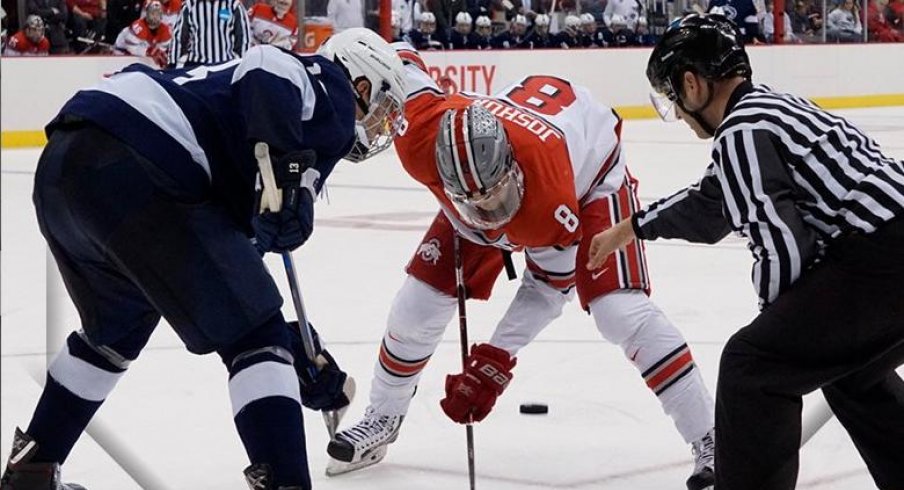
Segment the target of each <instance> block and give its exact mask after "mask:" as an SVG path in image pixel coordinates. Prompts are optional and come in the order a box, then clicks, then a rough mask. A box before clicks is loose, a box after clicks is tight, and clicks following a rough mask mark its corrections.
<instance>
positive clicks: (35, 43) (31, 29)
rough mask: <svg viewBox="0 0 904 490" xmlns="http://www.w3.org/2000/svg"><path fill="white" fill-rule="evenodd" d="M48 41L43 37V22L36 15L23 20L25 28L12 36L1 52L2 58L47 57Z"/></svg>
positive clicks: (48, 51) (48, 50) (48, 52)
mask: <svg viewBox="0 0 904 490" xmlns="http://www.w3.org/2000/svg"><path fill="white" fill-rule="evenodd" d="M48 54H50V40H48V39H47V37H46V36H44V20H42V19H41V17H39V16H37V15H29V16H28V17H26V18H25V28H24V29H22V30H21V31H19V32H17V33H15V34H13V36H12V37H10V38H9V42H8V43H7V44H6V48H5V49H4V50H3V55H4V56H47V55H48Z"/></svg>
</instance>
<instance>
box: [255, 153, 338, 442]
mask: <svg viewBox="0 0 904 490" xmlns="http://www.w3.org/2000/svg"><path fill="white" fill-rule="evenodd" d="M254 157H255V158H256V159H257V165H258V168H259V169H260V172H261V180H262V182H263V192H262V195H261V209H260V211H261V212H263V211H265V210H268V209H269V210H271V211H279V208H280V207H281V206H282V199H281V196H280V195H279V191H278V188H277V187H276V176H275V175H274V174H273V164H272V162H270V147H269V146H268V145H267V143H257V144H256V145H254ZM282 259H283V265H284V266H285V268H286V279H288V281H289V291H290V292H291V294H292V304H293V305H294V306H295V315H296V317H297V320H298V329H299V333H300V334H301V342H302V345H303V346H304V353H305V355H306V356H307V358H308V360H309V361H311V365H312V366H311V367H310V368H309V370H310V375H311V379H314V378H316V376H317V372H318V371H319V370H320V369H321V368H323V366H325V365H326V362H327V361H326V359H325V358H324V357H323V356H321V355H320V353H319V352H317V346H316V345H315V344H314V333H313V332H312V331H311V324H310V323H308V315H307V313H306V310H305V308H304V302H303V301H302V299H301V292H300V288H299V287H298V273H297V272H296V268H295V259H294V258H293V257H292V252H283V253H282ZM354 390H355V380H354V379H353V378H352V377H351V376H348V377H347V378H346V381H345V386H343V391H344V392H345V393H346V396H347V397H348V399H349V402H351V400H352V397H353V396H354ZM342 412H343V410H341V409H340V410H324V411H323V412H322V413H323V421H324V423H325V424H326V430H327V432H329V434H330V439H332V438H333V437H335V436H336V430H337V429H338V428H339V420H340V419H341V418H342Z"/></svg>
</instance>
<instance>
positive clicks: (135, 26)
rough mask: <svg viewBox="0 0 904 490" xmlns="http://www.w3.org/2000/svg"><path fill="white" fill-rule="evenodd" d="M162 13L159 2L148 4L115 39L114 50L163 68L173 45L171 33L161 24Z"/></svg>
mask: <svg viewBox="0 0 904 490" xmlns="http://www.w3.org/2000/svg"><path fill="white" fill-rule="evenodd" d="M163 11H164V9H163V4H162V3H160V2H159V0H151V1H150V2H148V3H147V4H146V5H145V7H144V15H142V16H141V18H140V19H138V20H136V21H135V22H132V24H131V25H130V26H129V27H126V28H125V29H123V30H122V32H120V33H119V36H117V37H116V44H115V47H116V49H117V50H119V51H121V52H124V53H128V54H131V55H134V56H147V57H148V58H151V59H152V60H154V63H156V64H157V66H158V67H160V68H163V67H165V66H166V64H167V63H168V60H169V50H170V46H172V44H173V31H172V29H171V28H170V26H168V25H166V23H164V22H163Z"/></svg>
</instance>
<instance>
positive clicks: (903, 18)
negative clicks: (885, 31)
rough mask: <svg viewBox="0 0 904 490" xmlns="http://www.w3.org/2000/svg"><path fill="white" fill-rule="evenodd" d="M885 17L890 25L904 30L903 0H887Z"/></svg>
mask: <svg viewBox="0 0 904 490" xmlns="http://www.w3.org/2000/svg"><path fill="white" fill-rule="evenodd" d="M885 18H886V19H887V20H888V23H889V24H891V26H892V27H894V28H895V29H897V30H899V31H904V0H892V1H890V2H888V13H887V14H886V15H885Z"/></svg>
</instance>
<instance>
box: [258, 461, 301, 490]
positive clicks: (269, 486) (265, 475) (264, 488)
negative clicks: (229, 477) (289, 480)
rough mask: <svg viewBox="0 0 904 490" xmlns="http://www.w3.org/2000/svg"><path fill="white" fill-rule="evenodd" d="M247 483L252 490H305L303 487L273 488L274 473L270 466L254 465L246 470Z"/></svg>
mask: <svg viewBox="0 0 904 490" xmlns="http://www.w3.org/2000/svg"><path fill="white" fill-rule="evenodd" d="M245 482H246V483H248V488H250V489H251V490H303V489H302V487H278V488H277V487H275V486H273V472H272V471H271V470H270V465H266V464H261V463H258V464H253V465H251V466H249V467H247V468H245Z"/></svg>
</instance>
